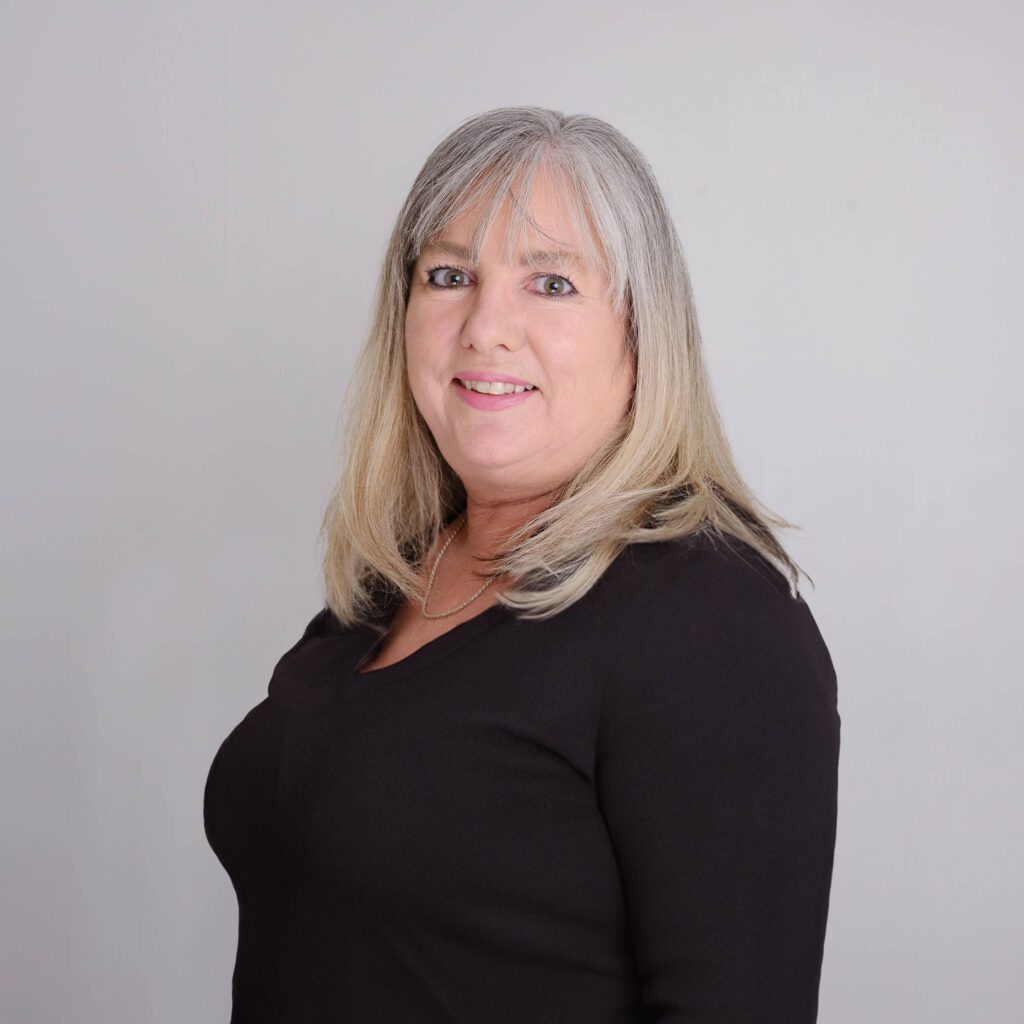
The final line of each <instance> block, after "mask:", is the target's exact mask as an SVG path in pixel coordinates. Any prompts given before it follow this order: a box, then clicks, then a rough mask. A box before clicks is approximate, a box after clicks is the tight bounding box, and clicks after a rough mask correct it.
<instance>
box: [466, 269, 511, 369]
mask: <svg viewBox="0 0 1024 1024" xmlns="http://www.w3.org/2000/svg"><path fill="white" fill-rule="evenodd" d="M511 289H512V286H511V284H509V283H506V282H504V281H503V280H502V279H501V277H500V276H499V277H494V276H492V277H490V278H488V279H486V280H484V281H483V282H481V283H478V284H476V285H475V286H474V287H473V294H472V296H471V298H470V301H469V302H467V303H466V310H467V313H466V319H465V321H464V323H463V325H462V344H463V346H464V347H466V348H475V349H478V350H479V351H481V352H488V351H490V350H491V349H492V348H495V347H497V346H498V345H503V346H504V347H505V348H508V349H517V348H519V346H520V345H521V344H522V332H523V324H522V322H521V321H520V318H519V314H518V311H517V310H516V307H515V302H514V301H513V296H512V294H511Z"/></svg>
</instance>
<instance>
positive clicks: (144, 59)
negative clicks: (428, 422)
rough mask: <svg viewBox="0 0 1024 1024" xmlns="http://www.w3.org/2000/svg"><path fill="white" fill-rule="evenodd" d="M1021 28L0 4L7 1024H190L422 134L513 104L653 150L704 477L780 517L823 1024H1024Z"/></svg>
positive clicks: (805, 17) (960, 10) (753, 12)
mask: <svg viewBox="0 0 1024 1024" xmlns="http://www.w3.org/2000/svg"><path fill="white" fill-rule="evenodd" d="M1019 11H1020V5H1019V4H1016V3H1012V2H1010V0H1007V2H1004V3H995V2H987V3H980V4H979V3H971V4H968V3H967V2H958V3H943V2H938V3H936V2H927V3H926V2H923V0H922V2H907V0H903V2H895V3H893V2H891V0H890V2H878V0H870V2H865V3H859V4H849V3H834V2H823V0H806V2H802V3H772V4H765V3H760V2H756V0H747V2H744V3H710V2H701V3H647V4H643V5H640V6H638V7H635V8H633V9H630V8H628V7H627V6H626V5H623V4H621V3H608V2H601V3H598V2H595V0H589V2H588V3H561V4H552V3H543V4H542V3H536V2H532V0H530V2H520V3H517V4H511V5H498V4H494V5H475V4H471V5H461V6H460V5H451V4H424V3H411V2H410V3H407V4H396V3H377V4H374V5H368V4H362V3H347V4H345V3H309V2H295V0H290V2H287V3H286V2H279V3H268V2H262V3H241V2H234V3H227V2H223V0H221V2H211V0H204V2H202V3H199V2H182V0H176V2H174V3H156V2H150V3H113V2H97V3H90V4H86V3H54V2H47V3H41V2H38V0H36V2H31V3H29V2H20V3H15V2H5V3H4V4H3V7H2V43H0V46H2V52H0V75H2V105H3V127H2V132H3V135H2V139H3V153H2V160H0V175H2V181H0V184H2V196H3V207H2V227H0V246H2V271H3V274H2V288H3V293H2V296H0V299H2V314H3V320H2V323H3V368H2V374H0V380H2V389H3V390H2V396H0V398H2V404H3V412H4V427H3V435H2V452H3V467H2V480H3V486H4V502H3V509H4V518H3V528H2V531H0V545H2V557H3V563H2V574H3V582H4V588H3V616H2V627H0V628H2V631H3V643H4V652H3V683H4V692H3V697H4V699H3V716H2V717H3V734H2V736H0V740H2V751H3V764H2V766H0V767H2V784H3V798H4V799H3V817H2V822H3V833H4V834H3V860H2V871H3V883H4V897H3V905H2V907H0V921H2V926H0V927H2V930H3V948H2V950H0V953H2V959H3V970H4V974H5V977H4V979H3V984H2V992H3V994H2V1003H0V1018H2V1019H3V1020H4V1021H5V1022H7V1021H10V1022H12V1024H13V1022H19V1024H28V1022H32V1024H35V1022H47V1024H49V1022H62V1024H63V1022H69V1021H74V1022H75V1024H92V1022H96V1024H99V1022H103V1024H109V1022H121V1021H131V1022H133V1024H135V1022H139V1024H164V1022H166V1024H172V1022H173V1024H180V1022H183V1021H189V1022H193V1021H195V1022H199V1021H226V1020H227V1016H228V1004H229V997H230V996H229V991H230V974H231V969H232V965H233V960H234V954H235V938H236V927H237V912H236V903H235V897H234V893H233V890H232V888H231V885H230V882H229V880H228V877H227V875H226V874H225V873H224V871H223V869H222V868H221V866H220V864H219V863H218V861H217V860H216V858H215V856H214V854H213V852H212V851H211V850H210V848H209V847H208V846H207V843H206V839H205V836H204V834H203V827H202V791H203V785H204V783H205V779H206V772H207V770H208V767H209V764H210V761H211V759H212V757H213V754H214V752H215V750H216V748H217V746H218V745H219V743H220V742H221V740H222V739H223V738H224V737H225V736H226V735H227V733H228V732H229V731H230V729H231V728H233V727H234V725H235V724H236V723H237V721H238V720H239V719H240V718H241V717H242V716H243V715H244V714H245V712H246V711H248V710H249V708H251V707H252V706H254V705H255V704H256V703H258V702H259V701H260V700H261V699H262V698H263V696H264V695H265V693H266V687H267V683H268V681H269V676H270V672H271V669H272V667H273V665H274V663H275V661H276V660H277V658H278V657H279V656H280V655H281V654H282V653H283V652H284V651H285V650H286V649H287V648H288V647H289V646H291V644H292V643H294V641H295V640H296V639H297V638H298V635H299V633H300V631H301V629H302V628H303V626H304V625H305V624H306V622H307V621H308V620H309V618H311V617H312V615H313V614H314V613H315V612H316V610H317V609H318V608H319V607H320V597H321V589H320V579H319V575H318V574H319V560H320V550H319V548H318V546H317V539H316V534H317V529H318V527H319V523H320V516H321V511H322V507H323V502H324V500H325V499H326V496H327V494H328V490H329V487H330V483H331V479H332V475H333V473H334V468H335V462H334V458H335V456H334V448H333V444H334V436H335V430H336V423H337V415H338V411H339V402H340V396H341V392H342V388H343V385H344V382H345V381H346V379H347V377H348V375H349V372H350V368H351V366H352V362H353V358H354V354H355V352H356V350H357V348H358V347H359V345H360V344H361V342H362V338H363V334H364V331H365V328H366V326H367V323H368V319H369V311H370V302H371V297H372V292H373V286H374V283H375V279H376V275H377V270H378V266H379V262H380V258H381V255H382V253H383V246H384V242H385V239H386V237H387V234H388V232H389V230H390V228H391V225H392V223H393V219H394V217H395V214H396V213H397V210H398V207H399V205H400V203H401V201H402V199H403V197H404V195H405V192H406V190H407V189H408V187H409V185H410V184H411V181H412V178H413V176H414V175H415V173H416V171H417V170H418V168H419V167H420V165H421V163H422V161H423V160H424V158H425V157H426V155H427V153H428V152H429V151H430V149H431V148H433V146H434V145H435V144H436V143H437V142H438V141H439V140H440V139H441V137H442V136H443V135H444V134H445V133H446V132H447V131H449V130H450V129H451V128H453V127H454V126H455V125H456V124H457V123H458V122H459V121H460V120H461V119H462V118H464V117H466V116H468V115H470V114H473V113H476V112H478V111H481V110H484V109H488V108H491V107H495V106H504V105H511V104H524V103H535V104H539V105H542V106H549V107H554V108H556V109H560V110H563V111H567V112H586V113H590V114H594V115H597V116H599V117H603V118H605V119H606V120H608V121H610V122H611V123H612V124H614V125H616V126H617V127H619V128H620V129H622V130H623V131H624V132H625V133H626V134H627V135H628V136H629V137H630V138H631V139H633V140H634V141H635V142H636V143H637V145H638V146H639V147H640V148H641V149H642V150H643V152H644V153H645V154H646V155H647V156H648V158H649V159H650V161H651V163H652V165H653V167H654V169H655V172H656V174H657V175H658V177H659V180H660V182H661V184H662V187H663V189H664V191H665V193H666V196H667V199H668V202H669V204H670V206H671V208H672V211H673V214H674V216H675V218H676V222H677V225H678V228H679V231H680V234H681V237H682V239H683V245H684V249H685V251H686V254H687V257H688V260H689V264H690V268H691V271H692V274H693V278H694V285H695V289H696V295H697V302H698V310H699V314H700V317H701V322H702V326H703V332H704V336H705V340H706V345H707V350H708V356H709V360H710V364H711V370H712V375H713V379H714V383H715V386H716V390H717V394H718V397H719V400H720V402H721V406H722V410H723V414H724V416H725V418H726V423H727V427H728V429H729V432H730V436H731V438H732V440H733V443H734V445H735V448H736V452H737V456H738V458H739V461H740V465H741V468H742V469H743V470H744V471H745V473H746V474H747V476H748V478H749V480H750V482H751V484H752V485H753V486H754V487H755V489H756V490H757V492H758V493H759V494H760V496H761V497H762V498H763V499H764V500H765V501H766V503H767V504H768V505H769V507H771V508H773V509H775V510H777V511H779V512H781V513H782V514H783V515H786V516H788V517H789V518H790V519H791V520H793V521H795V522H797V523H799V524H801V526H802V527H803V530H802V532H799V533H791V534H788V535H786V538H787V543H788V545H789V547H790V549H791V551H792V552H793V554H794V555H795V556H796V557H797V560H798V561H799V562H800V563H801V564H802V565H803V566H804V567H805V568H806V569H807V570H808V571H809V572H810V573H811V575H812V576H813V577H814V579H815V581H816V583H817V588H816V589H811V588H809V587H807V586H806V585H805V594H806V596H807V598H808V600H809V602H810V604H811V607H812V610H813V611H814V613H815V616H816V618H817V620H818V622H819V625H820V627H821V629H822V632H823V634H824V636H825V638H826V640H827V642H828V644H829V646H830V649H831V651H832V655H833V659H834V661H835V664H836V666H837V670H838V674H839V687H840V690H839V692H840V712H841V716H842V719H843V743H842V755H841V768H840V818H839V836H838V844H837V851H836V862H835V874H834V884H833V890H832V906H831V913H830V918H829V929H828V938H827V944H826V950H825V962H824V969H823V978H822V986H821V1013H820V1017H819V1019H820V1020H821V1021H823V1022H825V1024H863V1022H865V1021H871V1022H874V1024H905V1022H908V1021H929V1022H930V1024H939V1022H945V1021H949V1022H957V1024H962V1022H963V1021H968V1020H969V1021H984V1022H985V1024H1011V1022H1016V1021H1020V1020H1021V1019H1022V1017H1021V1014H1022V1005H1024V985H1022V981H1021V972H1020V965H1021V962H1022V956H1024V941H1022V931H1024V926H1022V912H1024V906H1022V902H1024V901H1022V898H1021V879H1020V870H1019V868H1020V864H1021V861H1022V854H1024V849H1022V847H1024V842H1022V834H1021V832H1022V829H1021V813H1020V803H1019V801H1018V800H1016V799H1015V797H1019V794H1020V782H1021V761H1022V758H1021V724H1022V721H1021V718H1022V716H1021V680H1022V671H1021V644H1020V635H1021V613H1022V606H1021V589H1022V588H1021V583H1022V575H1024V574H1022V551H1021V533H1020V514H1021V499H1022V493H1021V481H1020V475H1019V456H1020V451H1019V448H1016V445H1015V442H1016V440H1017V439H1018V438H1019V437H1020V436H1021V426H1022V424H1021V414H1020V406H1021V398H1020V394H1019V390H1020V379H1021V369H1022V367H1021V358H1020V354H1019V351H1020V349H1019V346H1020V341H1021V337H1020V323H1021V273H1022V258H1021V233H1022V217H1021V212H1022V211H1021V206H1022V203H1021V192H1020V188H1021V180H1022V176H1024V161H1022V145H1021V137H1020V133H1019V126H1018V123H1017V122H1016V121H1015V113H1016V112H1017V111H1018V110H1019V107H1020V102H1021V98H1022V89H1021V86H1022V82H1021V77H1022V76H1021V71H1020V59H1019V58H1020V52H1019V44H1020V38H1021V30H1022V28H1024V24H1022V18H1021V15H1020V13H1019ZM1011 343H1012V347H1011Z"/></svg>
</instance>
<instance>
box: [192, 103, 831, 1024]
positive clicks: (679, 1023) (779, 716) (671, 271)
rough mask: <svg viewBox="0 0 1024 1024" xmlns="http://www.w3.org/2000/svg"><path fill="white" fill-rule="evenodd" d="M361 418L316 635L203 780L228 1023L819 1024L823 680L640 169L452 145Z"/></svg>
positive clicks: (555, 150)
mask: <svg viewBox="0 0 1024 1024" xmlns="http://www.w3.org/2000/svg"><path fill="white" fill-rule="evenodd" d="M346 408H347V411H348V419H347V422H346V430H345V436H344V445H345V456H346V457H345V463H344V469H343V472H342V474H341V477H340V479H339V481H338V484H337V487H336V489H335V491H334V493H333V495H332V497H331V500H330V502H329V504H328V507H327V509H326V511H325V515H324V522H323V532H324V535H325V537H326V549H325V555H324V578H325V600H324V607H323V608H321V609H320V610H318V611H317V613H316V614H315V615H314V616H313V618H312V619H311V620H310V621H309V622H308V624H307V626H306V628H305V630H304V631H303V633H302V635H301V637H300V638H299V639H298V640H297V642H296V643H295V645H294V646H293V647H292V648H291V649H290V650H289V651H287V652H286V653H285V654H284V655H283V656H282V657H281V659H280V660H279V661H278V663H277V665H276V667H275V669H274V672H273V674H272V677H271V680H270V684H269V687H268V693H267V696H266V698H265V699H264V700H263V701H262V702H261V703H260V704H259V705H258V706H257V707H255V708H253V709H252V710H251V711H250V712H249V713H248V714H247V715H246V716H245V717H244V718H243V720H242V721H241V722H240V723H239V724H238V726H237V727H236V728H235V729H234V730H233V731H232V733H231V735H229V736H228V737H227V738H226V739H225V740H224V742H223V743H222V744H221V747H220V749H219V750H218V751H217V753H216V756H215V757H214V759H213V763H212V765H211V768H210V773H209V776H208V779H207V784H206V792H205V804H204V809H205V816H206V828H207V835H208V837H209V839H210V843H211V845H212V846H213V849H214V850H215V851H216V853H217V855H218V856H219V857H220V859H221V861H222V863H223V864H224V867H225V868H226V869H227V871H228V873H229V875H230V876H231V879H232V881H233V882H234V884H235V889H236V892H237V894H238V901H239V942H238V953H237V959H236V964H235V972H234V977H233V987H232V991H233V998H234V1002H233V1014H232V1018H231V1019H232V1022H233V1024H255V1022H257V1021H260V1022H281V1024H284V1022H294V1021H300V1020H301V1021H305V1020H310V1021H312V1020H327V1019H337V1020H344V1021H348V1022H352V1024H370V1022H376V1021H410V1022H412V1021H415V1022H430V1021H438V1022H441V1021H444V1022H465V1024H471V1022H472V1024H479V1022H481V1021H487V1022H488V1024H523V1022H526V1021H531V1022H532V1021H543V1022H545V1024H569V1022H576V1021H587V1022H588V1024H625V1022H627V1021H635V1022H640V1021H651V1020H658V1021H659V1022H662V1024H684V1022H689V1024H695V1022H697V1021H700V1022H702V1024H725V1022H730V1024H732V1022H736V1021H757V1022H758V1024H810V1022H813V1021H814V1020H815V1019H816V1014H817V994H818V982H819V977H820V969H821V963H822V954H823V947H824V936H825V924H826V920H827V914H828V905H829V892H830V885H831V872H832V862H833V850H834V843H835V835H836V818H837V815H836V809H837V777H838V757H839V732H840V720H839V714H838V702H837V696H838V690H837V683H836V674H835V670H834V667H833V665H832V661H831V658H830V656H829V652H828V649H827V647H826V645H825V643H824V640H823V638H822V637H821V634H820V632H819V631H818V628H817V625H816V623H815V620H814V618H813V616H812V615H811V612H810V609H809V607H808V605H807V604H806V602H805V601H804V599H803V597H802V595H801V594H800V593H799V589H798V586H797V583H798V577H799V570H798V567H797V566H796V565H795V563H793V562H792V560H791V559H790V558H789V556H788V555H787V554H786V552H785V550H784V549H783V547H782V545H781V543H780V542H779V540H778V539H777V537H776V536H775V532H774V530H775V528H779V527H786V526H789V525H790V524H789V523H787V522H786V521H785V520H783V519H781V518H780V517H778V516H775V515H773V514H772V513H770V512H769V511H768V510H767V509H765V508H764V507H763V506H762V505H761V504H760V503H759V502H758V501H757V499H756V498H755V497H754V495H753V494H752V493H751V491H750V490H749V488H748V487H747V486H746V484H745V483H744V482H743V480H742V478H741V476H740V474H739V472H738V470H737V468H736V466H735V464H734V462H733V458H732V455H731V451H730V447H729V444H728V441H727V439H726V437H725V433H724V431H723V429H722V424H721V421H720V418H719V416H718V413H717V410H716V407H715V402H714V399H713V396H712V392H711V387H710V383H709V380H708V376H707V373H706V370H705V365H704V358H703V353H702V347H701V339H700V333H699V330H698V327H697V320H696V315H695V313H694V306H693V299H692V295H691V290H690V283H689V277H688V275H687V271H686V266H685V263H684V261H683V257H682V251H681V248H680V245H679V242H678V239H677V237H676V233H675V230H674V228H673V225H672V222H671V219H670V217H669V215H668V212H667V210H666V207H665V203H664V200H663V198H662V195H661V193H660V191H659V189H658V186H657V184H656V182H655V180H654V177H653V174H652V173H651V171H650V168H649V167H648V166H647V164H646V162H645V161H644V159H643V157H642V156H641V155H640V153H639V152H638V151H637V150H636V148H635V147H634V146H633V145H632V144H631V143H630V142H629V141H628V140H627V139H626V138H624V137H623V135H622V134H621V133H620V132H618V131H616V129H614V128H612V127H611V126H610V125H608V124H606V123H605V122H603V121H600V120H598V119H596V118H593V117H587V116H583V115H573V116H566V115H563V114H561V113H558V112H556V111H551V110H545V109H542V108H536V107H513V108H503V109H499V110H493V111H488V112H486V113H483V114H480V115H478V116H476V117H473V118H470V119H469V120H468V121H466V122H464V123H463V124H462V125H460V126H459V127H458V128H457V129H456V130H455V131H453V132H452V133H451V134H450V135H449V136H448V137H447V138H445V139H444V140H443V141H442V142H441V143H440V145H439V146H438V147H437V148H436V149H435V150H434V152H433V153H432V154H431V155H430V157H429V158H428V160H427V161H426V163H425V164H424V166H423V168H422V170H421V171H420V173H419V175H418V176H417V178H416V180H415V182H414V183H413V185H412V188H411V190H410V193H409V195H408V197H407V199H406V201H405V204H404V206H403V208H402V210H401V211H400V213H399V215H398V219H397V223H396V225H395V228H394V231H393V232H392V236H391V240H390V244H389V246H388V250H387V255H386V258H385V263H384V267H383V272H382V274H381V277H380V286H379V290H378V294H377V301H376V312H375V315H374V319H373V327H372V330H371V332H370V336H369V338H368V339H367V341H366V344H365V345H364V347H363V349H362V352H361V354H360V357H359V360H358V363H357V366H356V372H355V373H354V375H353V378H352V381H351V382H350V389H349V392H348V394H347V395H346Z"/></svg>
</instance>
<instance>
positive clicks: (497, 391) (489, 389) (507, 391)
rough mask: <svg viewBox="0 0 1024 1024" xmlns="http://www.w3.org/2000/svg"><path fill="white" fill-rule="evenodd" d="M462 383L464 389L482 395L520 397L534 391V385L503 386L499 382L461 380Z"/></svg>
mask: <svg viewBox="0 0 1024 1024" xmlns="http://www.w3.org/2000/svg"><path fill="white" fill-rule="evenodd" d="M460 383H461V384H462V386H463V387H464V388H467V389H468V390H470V391H479V392H480V394H482V395H512V394H515V395H518V394H520V393H521V392H523V391H533V385H532V384H527V385H525V386H524V385H522V384H503V383H502V382H501V381H498V380H495V381H487V380H460Z"/></svg>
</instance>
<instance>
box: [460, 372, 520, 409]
mask: <svg viewBox="0 0 1024 1024" xmlns="http://www.w3.org/2000/svg"><path fill="white" fill-rule="evenodd" d="M468 383H470V384H473V385H474V386H473V387H467V386H466V384H465V383H463V381H462V380H461V379H460V378H458V377H455V378H453V379H452V387H453V388H454V389H455V392H456V395H457V397H458V399H459V400H460V401H461V402H464V403H465V404H466V405H468V406H469V407H470V408H472V409H478V410H481V411H483V412H500V411H501V410H503V409H510V408H512V406H516V405H523V404H528V403H529V402H531V401H533V396H534V395H537V394H539V393H540V389H539V388H536V387H533V386H532V385H527V384H518V385H506V387H507V388H508V389H509V390H505V389H504V388H502V386H501V384H500V383H499V382H497V381H494V382H491V381H468ZM480 386H484V387H488V389H489V388H490V387H491V386H493V387H496V388H502V389H501V390H498V391H491V390H486V391H480V390H478V387H480Z"/></svg>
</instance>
